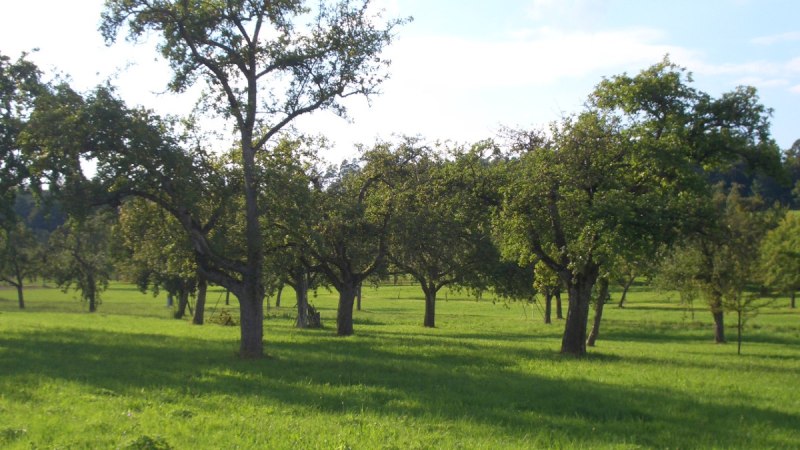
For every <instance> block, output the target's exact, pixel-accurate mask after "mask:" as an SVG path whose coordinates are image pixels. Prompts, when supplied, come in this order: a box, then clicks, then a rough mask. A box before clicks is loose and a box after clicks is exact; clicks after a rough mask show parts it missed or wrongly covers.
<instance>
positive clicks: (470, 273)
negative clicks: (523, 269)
mask: <svg viewBox="0 0 800 450" xmlns="http://www.w3.org/2000/svg"><path fill="white" fill-rule="evenodd" d="M417 147H418V149H419V152H420V153H419V156H418V157H417V158H415V159H414V161H413V162H411V163H410V164H411V167H410V168H409V170H408V175H409V176H408V177H407V178H405V179H403V180H402V181H401V183H402V184H403V186H402V187H400V186H395V185H392V186H389V187H387V189H390V190H391V191H392V192H386V193H385V195H394V211H395V212H394V214H393V216H392V221H391V230H390V233H389V236H390V237H389V260H390V261H391V262H392V264H393V265H394V266H396V267H397V268H399V269H400V270H401V271H402V272H405V273H408V274H410V275H411V276H412V277H414V279H415V280H417V281H418V282H419V283H420V285H421V286H422V291H423V292H424V294H425V319H424V322H423V325H424V326H425V327H430V328H433V327H435V323H436V322H435V311H436V294H437V292H438V291H439V290H440V289H441V288H443V287H445V286H448V285H453V284H459V283H460V284H462V285H468V284H470V281H471V280H472V279H474V278H476V277H477V276H478V271H479V267H480V266H481V264H483V263H486V264H491V263H495V262H497V260H496V256H497V255H496V252H495V251H494V247H493V244H492V241H491V235H490V233H489V216H488V210H487V208H485V206H484V205H483V204H482V202H481V201H480V199H479V198H477V197H476V195H475V193H474V192H472V189H473V187H472V181H474V180H470V171H469V170H464V169H465V168H467V165H466V164H468V163H467V162H466V161H465V160H466V159H468V158H469V156H468V155H463V154H460V153H456V154H455V160H453V161H446V160H444V159H443V158H442V157H441V156H439V155H437V154H436V153H434V152H433V151H432V150H429V149H427V148H425V147H424V146H422V147H420V146H417Z"/></svg>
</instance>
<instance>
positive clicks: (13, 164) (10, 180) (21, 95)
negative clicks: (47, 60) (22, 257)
mask: <svg viewBox="0 0 800 450" xmlns="http://www.w3.org/2000/svg"><path fill="white" fill-rule="evenodd" d="M43 90H45V85H44V83H43V82H42V81H41V72H40V71H39V69H38V68H37V67H36V65H34V64H33V63H31V62H30V61H28V60H27V59H26V55H25V54H23V55H22V56H21V57H20V58H19V59H18V60H16V61H12V60H11V58H9V57H8V56H6V55H3V54H2V53H0V222H8V221H9V220H10V219H12V218H13V216H14V214H13V206H14V200H15V197H16V193H17V188H18V186H19V185H20V184H22V183H23V182H24V180H25V179H26V178H27V176H28V165H29V162H28V161H27V159H26V158H25V154H24V153H23V152H21V151H20V144H19V141H18V140H19V134H20V132H21V131H22V130H23V129H24V127H25V124H26V123H27V120H28V117H29V116H30V113H31V111H32V109H33V102H34V100H35V99H36V97H37V96H38V95H39V93H40V92H42V91H43Z"/></svg>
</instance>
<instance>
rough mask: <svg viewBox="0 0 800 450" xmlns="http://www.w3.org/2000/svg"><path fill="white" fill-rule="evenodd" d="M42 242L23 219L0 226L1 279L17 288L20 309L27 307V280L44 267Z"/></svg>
mask: <svg viewBox="0 0 800 450" xmlns="http://www.w3.org/2000/svg"><path fill="white" fill-rule="evenodd" d="M42 256H43V255H42V243H41V242H40V241H39V239H38V238H37V237H36V236H35V235H34V233H33V231H32V230H31V229H30V228H28V227H27V225H25V223H24V222H23V221H21V220H18V221H17V222H16V223H9V224H6V225H5V226H3V227H0V280H1V281H4V282H6V283H8V284H10V285H12V286H14V287H15V288H16V289H17V301H18V303H19V308H20V309H25V296H24V292H23V291H24V288H25V280H26V279H29V278H30V277H31V276H33V275H36V274H37V273H39V271H40V270H41V267H42Z"/></svg>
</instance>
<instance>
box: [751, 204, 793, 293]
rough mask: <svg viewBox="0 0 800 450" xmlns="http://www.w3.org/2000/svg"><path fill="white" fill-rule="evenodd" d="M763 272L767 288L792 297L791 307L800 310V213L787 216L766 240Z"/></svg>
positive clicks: (763, 244)
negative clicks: (798, 298)
mask: <svg viewBox="0 0 800 450" xmlns="http://www.w3.org/2000/svg"><path fill="white" fill-rule="evenodd" d="M759 272H760V274H761V281H762V282H763V283H764V285H765V286H767V287H769V288H770V289H773V290H775V291H778V292H781V293H786V294H788V295H789V297H790V299H791V300H790V306H791V307H792V308H795V307H796V304H795V296H796V293H797V291H798V290H800V214H798V213H797V212H796V211H790V212H788V213H786V215H785V216H784V217H783V219H782V220H781V221H780V223H778V226H777V227H776V228H774V229H772V230H770V231H769V232H768V233H767V235H766V236H765V237H764V241H763V242H762V244H761V264H760V269H759Z"/></svg>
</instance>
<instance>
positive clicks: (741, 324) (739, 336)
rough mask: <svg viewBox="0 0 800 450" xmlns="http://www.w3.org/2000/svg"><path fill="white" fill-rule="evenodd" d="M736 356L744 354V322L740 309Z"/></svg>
mask: <svg viewBox="0 0 800 450" xmlns="http://www.w3.org/2000/svg"><path fill="white" fill-rule="evenodd" d="M736 319H737V320H736V354H737V355H741V354H742V327H744V321H743V318H742V309H741V308H739V309H738V310H737V311H736Z"/></svg>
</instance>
